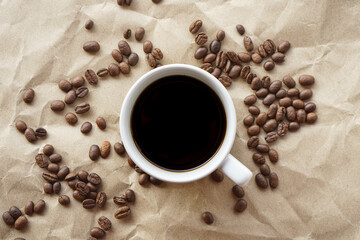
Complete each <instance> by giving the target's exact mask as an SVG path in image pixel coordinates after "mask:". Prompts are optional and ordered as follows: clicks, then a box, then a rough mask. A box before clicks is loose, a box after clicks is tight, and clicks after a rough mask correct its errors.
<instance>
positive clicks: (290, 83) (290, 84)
mask: <svg viewBox="0 0 360 240" xmlns="http://www.w3.org/2000/svg"><path fill="white" fill-rule="evenodd" d="M283 83H284V84H285V85H286V86H287V87H288V88H294V87H295V86H296V82H295V80H294V79H293V78H292V77H291V76H289V75H285V76H284V77H283Z"/></svg>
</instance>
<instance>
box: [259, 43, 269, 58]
mask: <svg viewBox="0 0 360 240" xmlns="http://www.w3.org/2000/svg"><path fill="white" fill-rule="evenodd" d="M258 52H259V54H260V56H261V57H263V58H266V57H267V56H268V53H267V52H266V50H265V48H264V44H260V45H259V47H258Z"/></svg>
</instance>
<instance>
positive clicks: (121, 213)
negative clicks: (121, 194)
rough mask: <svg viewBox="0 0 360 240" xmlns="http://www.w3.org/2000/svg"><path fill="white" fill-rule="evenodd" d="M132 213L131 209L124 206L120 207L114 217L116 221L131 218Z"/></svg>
mask: <svg viewBox="0 0 360 240" xmlns="http://www.w3.org/2000/svg"><path fill="white" fill-rule="evenodd" d="M130 213H131V211H130V208H129V207H128V206H122V207H119V208H118V209H117V210H116V211H115V213H114V217H115V218H116V219H120V218H125V217H127V216H129V215H130Z"/></svg>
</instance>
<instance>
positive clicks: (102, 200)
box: [96, 192, 107, 208]
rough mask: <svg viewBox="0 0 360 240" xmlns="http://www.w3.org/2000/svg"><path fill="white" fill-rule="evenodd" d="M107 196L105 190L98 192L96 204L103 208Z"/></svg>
mask: <svg viewBox="0 0 360 240" xmlns="http://www.w3.org/2000/svg"><path fill="white" fill-rule="evenodd" d="M106 200H107V196H106V193H105V192H98V194H97V197H96V205H97V206H98V207H99V208H103V207H104V206H105V204H106Z"/></svg>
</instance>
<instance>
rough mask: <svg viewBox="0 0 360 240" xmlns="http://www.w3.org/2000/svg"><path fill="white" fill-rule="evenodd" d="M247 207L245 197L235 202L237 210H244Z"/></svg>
mask: <svg viewBox="0 0 360 240" xmlns="http://www.w3.org/2000/svg"><path fill="white" fill-rule="evenodd" d="M246 208H247V202H246V200H245V199H239V200H237V202H236V203H235V207H234V210H235V211H236V212H243V211H245V209H246Z"/></svg>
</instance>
